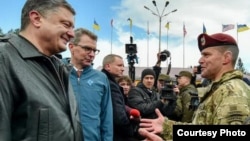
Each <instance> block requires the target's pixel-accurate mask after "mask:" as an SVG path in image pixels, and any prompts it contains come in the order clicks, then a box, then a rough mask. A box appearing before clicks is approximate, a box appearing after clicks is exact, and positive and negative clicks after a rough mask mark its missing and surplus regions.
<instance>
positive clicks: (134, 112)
mask: <svg viewBox="0 0 250 141" xmlns="http://www.w3.org/2000/svg"><path fill="white" fill-rule="evenodd" d="M129 114H130V115H131V116H133V117H134V118H140V117H141V114H140V111H138V110H137V109H131V110H130V112H129Z"/></svg>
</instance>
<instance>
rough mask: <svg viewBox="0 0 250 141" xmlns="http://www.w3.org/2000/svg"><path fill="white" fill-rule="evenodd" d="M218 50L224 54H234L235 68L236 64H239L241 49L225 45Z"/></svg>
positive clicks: (233, 62) (233, 63)
mask: <svg viewBox="0 0 250 141" xmlns="http://www.w3.org/2000/svg"><path fill="white" fill-rule="evenodd" d="M218 50H219V51H220V52H222V53H224V52H225V51H230V52H232V65H233V66H235V64H236V62H237V58H238V55H239V48H238V47H237V46H235V45H225V46H222V47H218Z"/></svg>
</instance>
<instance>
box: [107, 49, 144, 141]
mask: <svg viewBox="0 0 250 141" xmlns="http://www.w3.org/2000/svg"><path fill="white" fill-rule="evenodd" d="M123 71H124V63H123V58H122V57H121V56H119V55H115V54H110V55H107V56H105V57H104V59H103V69H102V72H103V73H105V74H106V75H107V77H108V79H109V83H110V89H111V98H112V104H113V121H114V123H113V125H114V139H113V140H114V141H139V140H137V139H136V138H135V136H137V135H138V124H139V122H140V120H139V119H138V118H133V119H130V115H129V112H130V111H126V105H125V102H124V96H123V95H124V94H123V89H122V87H120V86H119V84H118V83H117V82H116V78H117V77H121V76H123Z"/></svg>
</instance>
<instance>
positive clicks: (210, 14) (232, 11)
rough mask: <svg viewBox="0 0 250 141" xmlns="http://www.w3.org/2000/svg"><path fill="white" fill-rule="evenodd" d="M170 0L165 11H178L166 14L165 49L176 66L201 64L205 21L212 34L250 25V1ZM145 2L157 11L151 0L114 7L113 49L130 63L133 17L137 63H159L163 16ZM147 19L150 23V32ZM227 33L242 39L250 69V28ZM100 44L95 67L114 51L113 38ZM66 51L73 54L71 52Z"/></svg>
mask: <svg viewBox="0 0 250 141" xmlns="http://www.w3.org/2000/svg"><path fill="white" fill-rule="evenodd" d="M169 2H170V3H169V5H168V6H167V7H166V9H165V12H164V13H168V12H170V11H171V10H174V9H177V12H174V13H170V14H169V15H168V16H166V17H163V18H162V29H161V35H162V38H161V49H162V50H163V49H168V50H169V51H170V52H171V62H172V66H173V67H183V66H184V67H189V66H194V65H197V64H198V59H199V57H200V53H199V50H198V47H197V37H198V35H199V34H200V33H201V32H202V25H203V23H204V25H205V26H206V29H207V33H208V34H213V33H216V32H222V24H235V25H236V24H237V23H238V24H247V25H248V26H250V17H249V15H250V14H249V13H250V9H249V6H250V1H246V0H238V1H228V0H219V1H217V0H202V1H200V0H178V1H177V0H172V1H169ZM156 3H157V6H158V8H159V12H160V13H161V11H162V9H163V6H164V5H165V1H164V0H157V1H156ZM144 5H145V6H147V7H149V8H150V9H152V11H155V12H156V7H154V5H153V4H152V1H150V0H147V1H141V0H121V3H120V5H118V6H117V5H116V6H113V7H112V9H113V10H114V14H115V15H114V17H115V18H114V22H115V25H114V32H115V33H114V34H113V35H114V36H113V41H112V53H115V54H119V55H121V56H123V57H124V63H125V65H127V60H126V56H127V54H125V44H126V43H129V36H130V33H129V23H128V21H127V18H129V17H130V18H131V19H133V32H132V36H133V37H134V43H136V44H137V47H138V53H137V56H138V58H139V63H138V64H135V66H147V65H148V66H149V67H152V66H153V65H155V63H156V54H157V52H158V48H159V38H158V35H159V18H158V17H157V16H155V15H153V14H151V12H150V11H148V10H146V9H145V8H144ZM168 21H170V22H171V23H170V29H169V31H168V32H167V30H166V28H165V27H164V26H165V24H166V23H167V22H168ZM147 22H149V25H150V26H149V30H150V35H149V36H147V34H146V32H147ZM183 23H185V26H186V30H187V35H186V38H185V40H183ZM225 33H227V34H230V35H231V36H233V37H234V38H235V39H236V40H237V41H238V44H239V48H240V55H239V57H241V58H242V61H243V63H244V66H245V68H246V69H247V70H250V59H248V54H249V53H248V50H249V46H250V45H249V41H248V40H249V37H250V30H249V31H244V32H240V33H238V34H237V32H236V29H233V30H230V31H227V32H225ZM167 35H168V37H167ZM167 41H168V42H167ZM98 48H99V49H100V50H101V52H100V54H98V55H97V56H96V59H95V62H94V63H95V65H94V67H98V66H101V63H102V59H103V57H104V56H105V55H107V54H109V53H111V41H110V40H104V39H102V38H99V40H98ZM63 54H64V56H65V55H66V56H67V54H68V56H69V53H67V52H65V53H63ZM183 58H184V60H185V61H184V62H183ZM166 65H167V64H166ZM162 66H164V63H163V65H162Z"/></svg>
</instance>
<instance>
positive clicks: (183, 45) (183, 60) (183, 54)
mask: <svg viewBox="0 0 250 141" xmlns="http://www.w3.org/2000/svg"><path fill="white" fill-rule="evenodd" d="M184 66H185V36H184V35H183V66H182V68H184Z"/></svg>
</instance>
